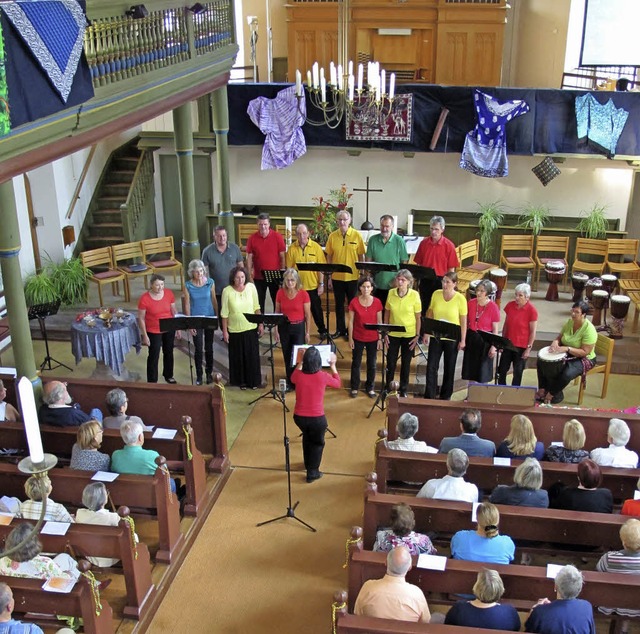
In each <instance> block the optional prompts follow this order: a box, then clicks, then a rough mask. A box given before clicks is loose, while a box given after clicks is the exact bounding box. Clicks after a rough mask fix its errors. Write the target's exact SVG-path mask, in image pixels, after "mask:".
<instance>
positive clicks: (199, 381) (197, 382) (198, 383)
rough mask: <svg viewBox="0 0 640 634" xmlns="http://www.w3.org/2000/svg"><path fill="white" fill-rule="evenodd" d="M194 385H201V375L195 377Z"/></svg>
mask: <svg viewBox="0 0 640 634" xmlns="http://www.w3.org/2000/svg"><path fill="white" fill-rule="evenodd" d="M196 385H202V377H200V378H198V379H196Z"/></svg>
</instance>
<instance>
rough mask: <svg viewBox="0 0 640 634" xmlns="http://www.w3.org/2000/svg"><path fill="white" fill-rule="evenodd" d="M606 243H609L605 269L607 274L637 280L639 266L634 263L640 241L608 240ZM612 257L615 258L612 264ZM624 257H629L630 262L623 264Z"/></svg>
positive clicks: (639, 271)
mask: <svg viewBox="0 0 640 634" xmlns="http://www.w3.org/2000/svg"><path fill="white" fill-rule="evenodd" d="M607 242H608V243H609V252H608V253H607V268H608V269H609V272H610V273H613V274H614V275H618V277H624V276H625V275H628V276H629V277H632V278H637V277H638V276H639V275H640V265H638V262H636V258H637V257H638V246H639V245H640V240H632V239H631V238H624V239H622V240H617V239H616V238H609V239H608V240H607ZM612 255H614V256H617V257H616V258H614V261H613V262H612V261H611V256H612ZM625 255H630V256H631V262H625V260H624V256H625ZM616 260H620V261H619V262H618V261H616Z"/></svg>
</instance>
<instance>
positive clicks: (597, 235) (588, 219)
mask: <svg viewBox="0 0 640 634" xmlns="http://www.w3.org/2000/svg"><path fill="white" fill-rule="evenodd" d="M580 216H581V217H580V222H578V224H577V225H576V229H577V230H578V231H579V232H580V233H581V234H582V235H583V236H584V237H585V238H592V239H594V240H602V239H604V238H606V237H607V230H608V229H609V221H608V220H607V207H606V205H598V204H597V203H595V204H594V205H593V206H592V207H591V209H589V210H588V211H581V212H580Z"/></svg>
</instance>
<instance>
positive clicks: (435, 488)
mask: <svg viewBox="0 0 640 634" xmlns="http://www.w3.org/2000/svg"><path fill="white" fill-rule="evenodd" d="M468 467H469V457H468V456H467V454H466V453H465V452H464V451H462V449H452V450H451V451H450V452H449V453H448V454H447V475H446V476H444V478H432V479H431V480H427V481H426V482H425V483H424V486H423V487H422V488H421V489H420V491H418V495H417V496H416V497H419V498H431V499H432V500H451V501H452V502H470V503H471V504H474V503H475V502H477V501H478V487H477V486H476V485H475V484H473V483H471V482H466V481H465V479H464V477H463V476H464V474H465V473H466V472H467V468H468Z"/></svg>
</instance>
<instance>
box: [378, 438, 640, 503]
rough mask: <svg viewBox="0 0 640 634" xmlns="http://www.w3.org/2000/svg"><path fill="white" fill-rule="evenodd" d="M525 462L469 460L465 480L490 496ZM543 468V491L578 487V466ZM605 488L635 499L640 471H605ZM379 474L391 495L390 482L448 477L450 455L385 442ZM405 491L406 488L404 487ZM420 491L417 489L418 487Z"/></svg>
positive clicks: (620, 498) (380, 452)
mask: <svg viewBox="0 0 640 634" xmlns="http://www.w3.org/2000/svg"><path fill="white" fill-rule="evenodd" d="M521 462H522V461H521V460H512V461H511V464H510V465H509V466H504V467H503V466H494V464H493V458H475V457H473V458H469V467H468V469H467V475H466V476H465V479H466V480H468V481H469V482H473V483H474V484H475V485H476V486H477V487H478V488H479V489H482V490H484V491H486V492H488V493H490V492H491V491H492V490H493V489H494V488H495V487H496V486H497V485H498V484H506V485H511V484H513V474H514V472H515V470H516V467H517V466H518V465H519V464H520V463H521ZM540 464H541V465H542V478H543V480H542V488H543V489H548V488H549V487H550V486H551V485H553V484H555V483H556V482H562V483H564V484H565V485H567V486H574V485H575V484H576V483H577V477H578V476H577V473H578V471H577V468H578V465H576V464H568V463H560V462H545V461H542V462H541V463H540ZM601 471H602V479H603V480H602V486H603V487H606V488H607V489H610V490H611V492H612V494H613V498H614V500H615V501H616V502H618V503H622V501H623V500H627V499H629V498H633V494H634V491H635V490H636V485H637V482H638V477H640V469H619V468H616V467H601ZM376 473H377V474H378V490H379V491H380V492H382V493H387V491H388V490H389V482H394V481H402V482H422V483H424V482H426V481H427V480H430V479H431V478H442V477H444V476H445V475H447V456H446V454H427V453H421V452H417V451H396V450H394V449H389V448H388V447H386V446H385V444H384V443H383V442H379V443H378V444H377V445H376ZM403 488H404V487H403ZM416 489H417V487H416Z"/></svg>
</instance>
